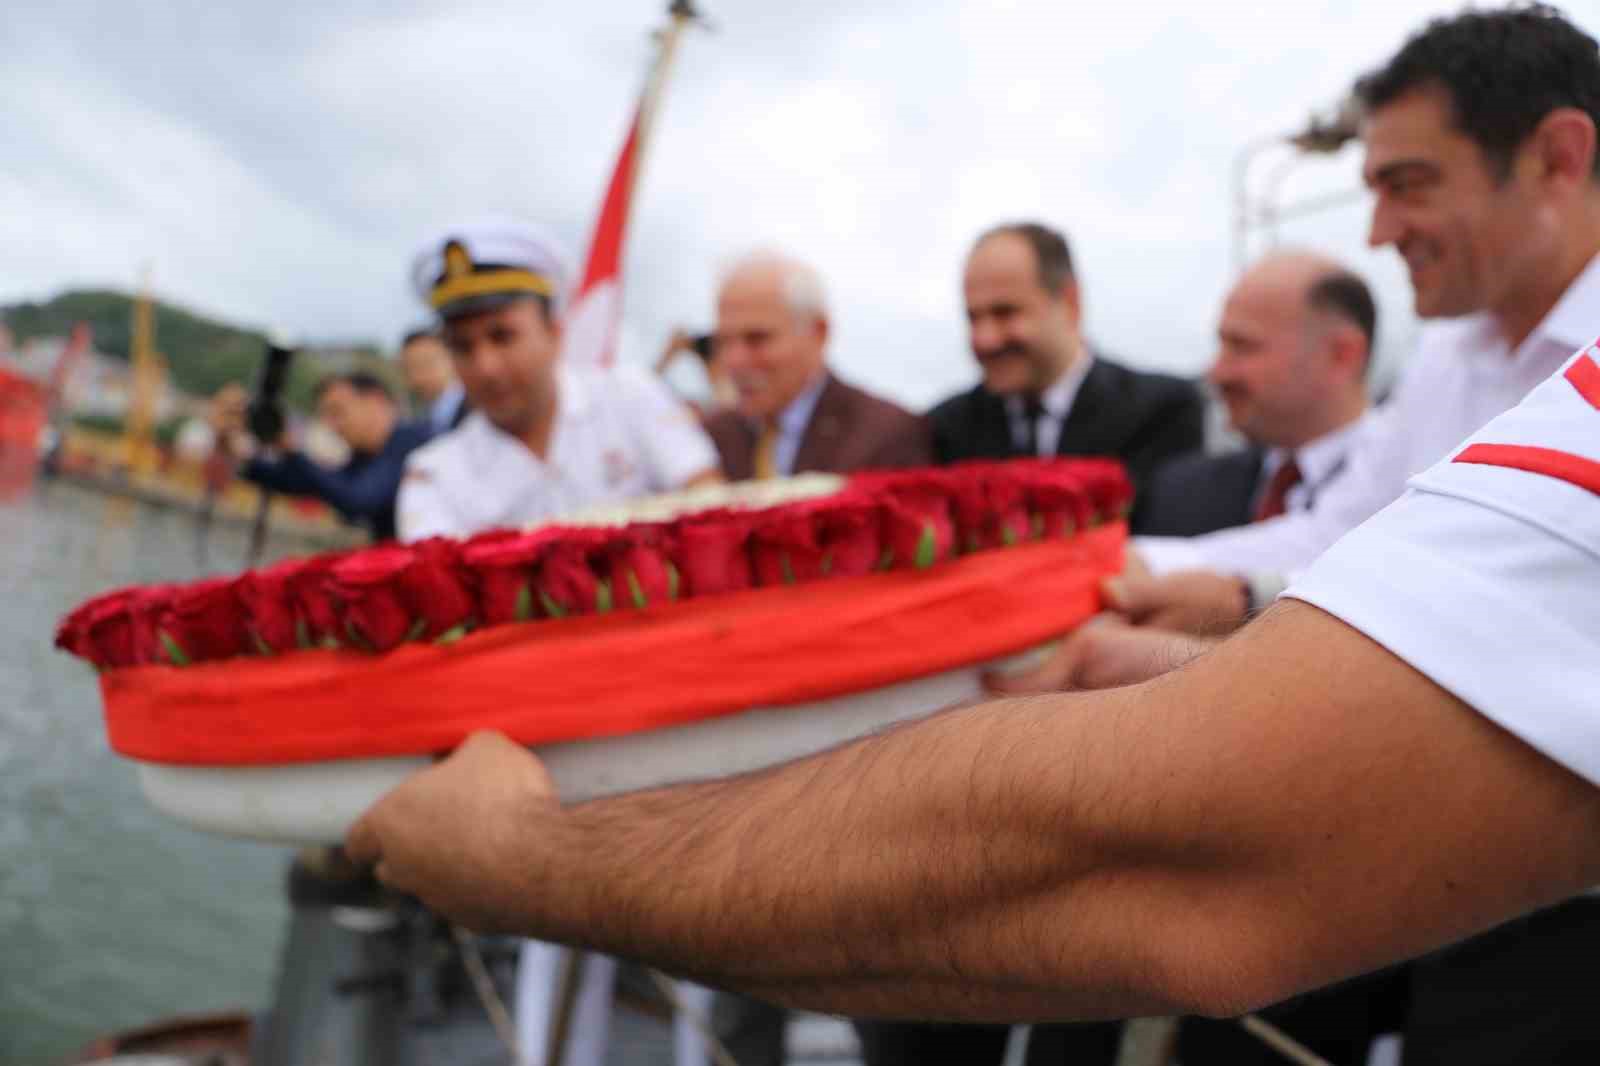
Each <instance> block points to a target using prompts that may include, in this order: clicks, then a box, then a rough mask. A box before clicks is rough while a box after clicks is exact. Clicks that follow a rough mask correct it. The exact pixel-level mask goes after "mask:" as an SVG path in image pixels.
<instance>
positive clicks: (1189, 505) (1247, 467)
mask: <svg viewBox="0 0 1600 1066" xmlns="http://www.w3.org/2000/svg"><path fill="white" fill-rule="evenodd" d="M1261 459H1262V453H1261V449H1259V448H1253V447H1252V448H1244V449H1241V450H1240V451H1235V452H1227V453H1225V454H1222V455H1182V456H1179V457H1178V458H1176V459H1172V460H1169V461H1167V462H1165V463H1162V464H1161V465H1160V466H1159V467H1157V468H1156V470H1155V473H1153V474H1151V475H1150V477H1149V478H1148V479H1147V480H1146V481H1145V486H1144V492H1143V493H1142V494H1141V495H1140V497H1139V500H1138V503H1137V504H1136V505H1135V506H1134V509H1133V531H1134V532H1135V533H1141V534H1145V535H1147V536H1152V537H1197V536H1199V535H1200V534H1202V533H1211V532H1214V531H1216V530H1219V529H1231V528H1233V527H1234V526H1242V525H1246V524H1248V523H1249V521H1250V519H1251V518H1252V517H1254V516H1253V514H1252V509H1251V505H1252V504H1253V503H1254V502H1255V495H1256V487H1257V486H1258V485H1259V484H1260V481H1261Z"/></svg>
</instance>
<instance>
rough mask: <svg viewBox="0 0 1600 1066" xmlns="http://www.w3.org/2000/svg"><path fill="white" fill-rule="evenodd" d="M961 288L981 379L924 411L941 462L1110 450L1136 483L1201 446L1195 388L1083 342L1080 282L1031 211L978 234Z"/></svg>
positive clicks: (1057, 241)
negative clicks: (1117, 359) (1024, 217)
mask: <svg viewBox="0 0 1600 1066" xmlns="http://www.w3.org/2000/svg"><path fill="white" fill-rule="evenodd" d="M962 298H963V300H964V301H965V304H966V310H967V330H968V339H969V341H970V343H971V346H972V355H973V358H974V359H976V360H977V363H978V368H979V369H980V370H981V371H982V373H983V380H982V381H981V382H980V383H979V384H978V385H977V386H975V387H974V388H972V389H971V390H969V391H967V392H964V393H961V394H959V395H957V396H953V397H951V398H950V399H948V400H945V401H944V402H943V403H941V404H939V406H937V407H936V408H934V409H933V411H932V413H931V414H930V416H929V417H930V418H931V419H932V420H933V436H934V449H935V451H936V452H937V453H938V456H939V459H940V461H941V462H947V463H948V462H955V461H957V460H961V459H1009V458H1013V457H1016V456H1024V455H1028V456H1032V455H1108V456H1112V457H1114V458H1117V459H1121V460H1122V461H1123V462H1124V463H1126V464H1127V466H1128V471H1129V473H1130V474H1132V476H1133V478H1134V481H1135V482H1136V483H1137V482H1140V481H1142V480H1143V478H1144V477H1145V476H1146V475H1147V474H1149V472H1150V471H1151V470H1152V469H1154V468H1155V466H1156V465H1157V464H1159V463H1161V462H1162V461H1164V460H1166V459H1170V458H1172V457H1173V456H1176V455H1181V454H1182V453H1184V452H1189V451H1194V450H1196V449H1198V448H1199V447H1200V445H1201V441H1202V436H1203V425H1204V405H1203V404H1202V402H1201V399H1200V394H1199V391H1198V390H1196V389H1195V388H1194V387H1193V386H1192V385H1190V384H1189V383H1188V382H1185V381H1180V380H1179V379H1177V378H1173V377H1168V376H1166V375H1164V374H1149V373H1140V372H1137V371H1134V370H1130V369H1128V368H1127V367H1124V366H1122V365H1120V364H1118V363H1114V362H1112V361H1111V360H1109V359H1107V358H1105V357H1104V356H1103V355H1100V354H1098V353H1095V352H1093V351H1091V350H1090V347H1089V344H1088V342H1087V341H1086V340H1085V339H1084V336H1083V330H1082V321H1083V305H1082V290H1081V288H1080V286H1079V283H1078V276H1077V272H1076V270H1075V269H1074V267H1073V263H1072V253H1071V250H1070V249H1069V248H1068V246H1067V241H1066V238H1065V237H1063V236H1062V235H1061V234H1060V233H1058V232H1056V231H1055V230H1053V229H1051V228H1050V227H1048V226H1044V225H1041V224H1040V223H1037V222H1016V223H1008V224H1006V225H1002V226H996V227H994V228H993V229H991V230H989V231H988V232H986V233H984V234H983V235H982V236H981V237H979V238H978V240H977V243H976V244H974V245H973V247H972V252H971V253H970V254H969V255H968V256H967V263H966V270H965V273H964V275H963V277H962Z"/></svg>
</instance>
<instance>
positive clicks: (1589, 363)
mask: <svg viewBox="0 0 1600 1066" xmlns="http://www.w3.org/2000/svg"><path fill="white" fill-rule="evenodd" d="M1564 376H1565V377H1566V379H1567V380H1568V381H1570V382H1572V387H1573V388H1575V389H1577V390H1578V395H1579V396H1582V397H1583V398H1584V399H1585V400H1588V401H1589V406H1590V407H1593V408H1594V409H1595V410H1597V411H1600V365H1597V364H1596V363H1595V361H1594V357H1593V356H1590V355H1585V356H1584V357H1583V358H1582V359H1579V360H1577V361H1576V362H1574V363H1573V364H1572V365H1571V366H1569V367H1567V372H1566V374H1565V375H1564Z"/></svg>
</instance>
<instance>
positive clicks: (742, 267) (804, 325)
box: [716, 252, 828, 420]
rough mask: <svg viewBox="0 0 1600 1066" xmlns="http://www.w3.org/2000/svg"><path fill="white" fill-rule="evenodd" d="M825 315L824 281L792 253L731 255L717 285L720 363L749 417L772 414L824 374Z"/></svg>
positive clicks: (789, 402) (720, 368) (776, 412)
mask: <svg viewBox="0 0 1600 1066" xmlns="http://www.w3.org/2000/svg"><path fill="white" fill-rule="evenodd" d="M827 344H828V315H827V308H826V301H825V299H824V296H823V291H822V281H821V278H820V277H819V276H818V275H817V272H816V271H815V270H813V269H812V268H811V267H810V266H808V265H806V264H805V263H803V262H801V261H800V260H798V259H795V258H793V257H792V256H787V255H783V254H781V253H774V252H761V253H757V254H754V255H749V256H745V257H744V258H742V259H740V260H738V261H736V262H735V263H734V264H733V266H732V267H731V268H729V270H728V271H727V272H726V273H725V274H724V275H723V279H722V284H721V286H720V288H719V289H718V292H717V342H716V360H717V364H718V369H719V370H720V371H721V372H722V373H724V374H726V375H727V377H728V380H729V381H730V382H731V383H732V384H733V387H734V389H735V390H736V391H737V393H738V397H739V401H738V402H739V409H740V410H741V411H742V412H743V413H744V414H745V415H747V416H749V417H751V418H756V419H763V420H770V419H774V418H776V417H777V416H778V415H779V414H781V413H782V412H783V410H784V408H786V407H788V406H789V404H791V403H793V402H794V400H795V398H796V397H798V396H799V395H800V394H801V393H802V392H804V391H805V389H806V387H807V386H808V385H810V384H811V383H812V382H813V381H815V380H817V378H818V377H819V376H820V375H821V374H822V373H823V367H824V353H825V351H826V349H827Z"/></svg>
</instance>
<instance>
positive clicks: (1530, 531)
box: [1286, 321, 1600, 785]
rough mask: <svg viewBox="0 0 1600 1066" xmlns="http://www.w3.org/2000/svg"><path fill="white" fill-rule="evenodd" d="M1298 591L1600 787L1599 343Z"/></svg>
mask: <svg viewBox="0 0 1600 1066" xmlns="http://www.w3.org/2000/svg"><path fill="white" fill-rule="evenodd" d="M1596 325H1600V321H1597V323H1596ZM1286 595H1288V596H1292V597H1295V598H1298V599H1301V600H1305V601H1306V602H1308V603H1313V604H1315V605H1317V606H1318V607H1320V608H1322V609H1323V610H1325V611H1327V612H1329V613H1330V614H1333V615H1335V616H1336V617H1338V618H1340V619H1342V620H1343V621H1345V622H1346V623H1348V624H1349V625H1351V626H1353V627H1354V628H1356V629H1358V630H1360V631H1361V632H1363V633H1365V634H1366V635H1367V636H1369V637H1371V638H1372V639H1373V640H1376V641H1377V642H1378V643H1380V644H1382V645H1383V646H1384V647H1386V648H1388V649H1389V650H1390V651H1391V652H1393V653H1394V654H1395V655H1397V656H1399V657H1400V658H1401V659H1403V660H1405V661H1406V662H1407V663H1409V664H1411V666H1412V667H1414V668H1415V669H1417V670H1418V671H1420V672H1421V673H1423V674H1426V675H1427V676H1428V677H1430V678H1432V679H1433V680H1434V681H1435V682H1436V683H1438V684H1439V685H1440V686H1441V687H1443V688H1445V689H1447V690H1448V691H1450V692H1452V693H1454V694H1455V695H1456V696H1458V697H1459V698H1460V699H1462V700H1463V701H1465V702H1466V703H1468V704H1470V705H1471V706H1472V707H1474V708H1476V709H1477V710H1478V711H1479V712H1480V713H1482V714H1484V715H1485V716H1487V717H1488V718H1490V719H1492V720H1493V721H1494V722H1496V723H1497V724H1499V725H1500V726H1501V727H1503V728H1505V729H1506V730H1508V731H1510V732H1511V733H1514V734H1516V735H1517V736H1518V737H1521V738H1522V739H1523V740H1524V741H1526V742H1527V743H1528V744H1530V745H1532V746H1533V747H1534V748H1536V749H1538V750H1539V751H1541V752H1543V753H1544V754H1545V755H1547V756H1549V757H1550V758H1552V759H1554V760H1555V761H1557V762H1559V763H1561V764H1562V765H1563V766H1565V767H1567V768H1568V769H1570V770H1572V771H1573V772H1574V773H1577V774H1579V775H1581V776H1582V777H1584V778H1587V779H1588V780H1589V781H1591V782H1594V783H1595V784H1597V785H1600V348H1596V347H1593V346H1591V347H1590V348H1589V349H1587V350H1586V351H1584V352H1582V353H1580V354H1579V355H1578V356H1577V357H1576V358H1575V359H1573V360H1572V361H1571V363H1570V364H1569V365H1568V367H1567V368H1566V369H1565V371H1564V372H1563V373H1561V374H1557V375H1556V376H1554V377H1552V378H1551V379H1550V380H1549V381H1547V382H1546V383H1545V384H1543V385H1541V386H1539V388H1538V389H1536V390H1535V391H1534V392H1533V393H1532V394H1531V395H1530V396H1529V397H1528V398H1527V399H1526V400H1525V401H1524V402H1523V403H1522V404H1521V406H1519V407H1517V408H1515V409H1513V410H1511V411H1508V412H1507V413H1505V414H1503V415H1501V416H1500V417H1499V418H1496V419H1495V420H1494V421H1492V422H1490V423H1489V424H1488V425H1487V426H1485V427H1483V429H1482V430H1480V431H1479V432H1478V433H1476V434H1474V435H1473V437H1472V438H1471V439H1470V440H1469V441H1468V442H1467V444H1466V445H1465V446H1463V447H1461V448H1458V449H1456V450H1455V451H1453V452H1452V453H1451V456H1450V457H1449V458H1447V459H1446V460H1445V461H1443V462H1440V463H1438V464H1437V465H1435V466H1433V467H1432V468H1430V469H1429V470H1427V471H1426V472H1424V473H1422V474H1421V475H1419V476H1417V477H1415V478H1413V479H1412V480H1411V482H1410V489H1409V491H1408V492H1407V493H1406V494H1405V495H1404V496H1403V497H1402V498H1401V499H1400V500H1399V501H1397V502H1396V503H1395V504H1393V505H1392V506H1390V507H1389V508H1387V509H1386V510H1384V511H1382V512H1381V513H1379V514H1378V515H1377V516H1376V517H1374V518H1373V519H1372V520H1371V521H1369V522H1367V523H1366V524H1365V525H1363V526H1361V527H1360V528H1359V529H1357V530H1355V531H1354V532H1352V533H1351V534H1350V535H1349V536H1348V537H1345V538H1344V539H1343V540H1341V541H1339V543H1338V544H1336V545H1334V546H1333V547H1332V548H1331V549H1329V551H1328V552H1327V554H1325V555H1323V556H1322V558H1321V559H1319V560H1317V562H1316V563H1315V565H1313V566H1312V567H1311V569H1310V570H1309V571H1308V572H1307V573H1306V574H1305V575H1304V576H1303V577H1302V579H1301V580H1300V581H1298V582H1296V583H1295V584H1294V585H1293V586H1292V587H1291V588H1290V589H1289V591H1288V592H1287V593H1286Z"/></svg>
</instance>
